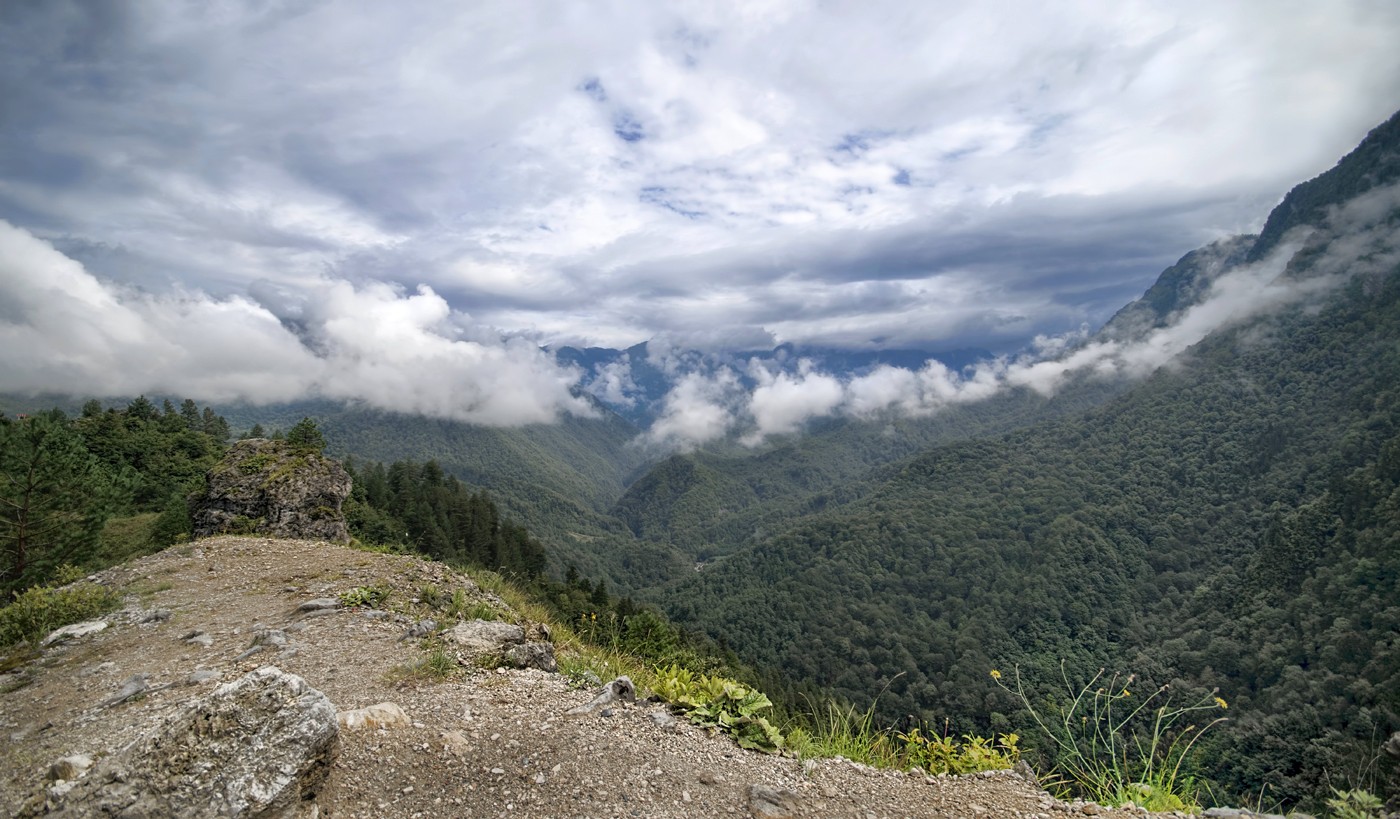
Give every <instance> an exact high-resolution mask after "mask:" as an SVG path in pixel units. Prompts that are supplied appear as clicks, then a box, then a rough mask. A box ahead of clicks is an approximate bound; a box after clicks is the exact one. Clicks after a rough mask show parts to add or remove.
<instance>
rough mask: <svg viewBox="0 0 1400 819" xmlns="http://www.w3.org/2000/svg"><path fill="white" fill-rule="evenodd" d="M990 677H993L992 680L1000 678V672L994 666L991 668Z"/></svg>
mask: <svg viewBox="0 0 1400 819" xmlns="http://www.w3.org/2000/svg"><path fill="white" fill-rule="evenodd" d="M992 679H994V680H999V679H1001V672H1000V671H997V670H996V669H995V668H993V669H992Z"/></svg>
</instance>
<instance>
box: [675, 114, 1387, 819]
mask: <svg viewBox="0 0 1400 819" xmlns="http://www.w3.org/2000/svg"><path fill="white" fill-rule="evenodd" d="M1397 133H1400V119H1392V120H1391V121H1390V122H1388V123H1386V124H1385V125H1384V126H1382V127H1381V128H1378V129H1376V131H1375V132H1373V133H1372V135H1371V136H1370V137H1368V139H1367V141H1366V142H1365V143H1363V145H1362V146H1361V147H1360V148H1358V149H1357V151H1356V152H1354V153H1353V154H1351V155H1349V156H1348V157H1347V158H1346V159H1345V160H1343V162H1342V163H1340V164H1339V166H1338V167H1337V168H1336V169H1334V171H1332V172H1329V174H1325V175H1323V176H1322V177H1319V179H1317V180H1313V182H1310V183H1307V184H1306V185H1304V186H1301V187H1300V189H1299V190H1302V191H1304V193H1305V194H1306V196H1300V195H1297V191H1295V194H1291V195H1290V198H1289V199H1288V200H1285V203H1284V205H1282V206H1280V207H1281V209H1282V210H1281V211H1280V212H1276V213H1275V214H1274V216H1272V217H1271V218H1270V221H1269V225H1270V228H1269V229H1266V231H1265V234H1264V236H1263V237H1262V238H1260V239H1259V240H1257V242H1256V243H1255V244H1254V245H1253V246H1252V247H1251V248H1250V249H1249V252H1248V253H1247V254H1244V257H1245V258H1252V259H1258V260H1260V261H1261V264H1263V263H1271V264H1275V265H1276V266H1280V267H1281V266H1282V261H1283V258H1284V257H1280V256H1278V255H1277V254H1278V253H1284V254H1291V256H1288V257H1287V258H1289V259H1290V260H1289V262H1288V264H1287V267H1286V268H1283V270H1282V272H1281V273H1278V275H1276V276H1274V275H1272V271H1273V270H1274V268H1267V267H1258V268H1251V270H1258V271H1264V272H1269V273H1270V274H1271V275H1270V276H1267V277H1265V276H1262V275H1261V276H1260V277H1259V278H1258V282H1259V287H1258V291H1257V293H1252V294H1248V295H1249V296H1250V297H1251V298H1257V299H1259V300H1263V301H1265V302H1268V303H1271V304H1276V306H1275V307H1274V309H1272V310H1270V311H1268V312H1265V313H1264V314H1263V315H1262V316H1258V317H1256V318H1254V319H1253V320H1250V321H1242V322H1236V323H1233V324H1228V323H1227V324H1226V325H1225V326H1224V328H1223V329H1220V330H1218V331H1216V332H1215V333H1213V334H1211V335H1210V336H1208V337H1207V338H1206V339H1205V340H1204V341H1202V342H1201V343H1199V344H1197V345H1196V346H1195V347H1194V348H1192V349H1191V350H1190V351H1188V352H1187V353H1186V354H1185V355H1183V356H1181V357H1179V358H1178V359H1177V361H1176V362H1175V363H1174V364H1173V365H1171V366H1168V367H1165V368H1163V369H1160V370H1158V371H1157V372H1156V373H1155V374H1154V375H1153V376H1152V377H1151V378H1149V379H1148V380H1147V381H1146V382H1145V383H1143V384H1142V385H1141V386H1139V387H1137V388H1135V389H1133V390H1132V391H1131V392H1129V393H1126V394H1124V395H1122V396H1120V397H1118V398H1116V399H1114V400H1112V401H1110V402H1109V403H1107V404H1105V405H1103V406H1101V407H1098V408H1095V409H1091V410H1088V411H1086V412H1084V413H1082V414H1080V415H1077V416H1071V417H1065V418H1060V419H1055V420H1050V421H1048V422H1045V423H1042V424H1039V425H1035V426H1030V427H1026V428H1023V429H1019V430H1016V431H1013V432H1010V433H1008V434H1005V435H1003V436H999V437H990V438H974V439H969V440H964V441H960V442H956V443H952V444H949V445H946V446H941V447H937V448H935V449H932V450H930V451H928V452H926V453H924V454H922V455H920V456H918V457H916V458H914V459H912V460H910V461H908V462H907V463H906V464H905V465H904V466H903V468H902V469H900V470H899V472H898V474H896V475H894V476H893V477H891V478H890V479H888V480H886V481H884V482H883V483H881V484H880V485H878V486H877V487H875V488H873V489H871V490H869V491H866V492H863V493H862V494H861V496H860V497H858V498H857V499H855V500H853V501H851V502H850V503H847V504H845V505H843V506H840V507H837V508H834V509H830V510H828V511H825V512H822V513H819V514H816V515H814V516H811V517H808V518H805V519H803V520H802V521H801V522H800V523H799V525H797V526H795V527H793V528H791V529H790V530H788V531H784V532H781V533H778V534H775V535H773V536H770V537H766V538H763V539H761V540H759V541H758V542H756V543H753V544H751V545H749V546H746V547H745V548H743V549H742V550H740V551H737V552H735V553H734V554H732V555H730V556H728V557H726V558H725V559H723V560H718V561H716V562H715V563H713V564H712V565H710V566H708V567H707V568H705V570H704V571H701V572H698V573H694V574H691V575H690V576H688V577H686V578H684V579H683V580H681V581H680V582H678V583H676V584H674V585H673V586H672V587H670V588H668V589H666V590H665V593H664V594H662V595H660V597H659V599H663V600H664V601H665V602H666V604H667V605H668V607H669V609H670V611H671V613H672V614H673V615H674V616H676V617H677V618H679V619H681V620H683V621H686V622H691V623H695V624H698V625H701V626H703V627H704V628H706V629H707V630H708V631H710V632H711V633H712V634H715V635H716V636H719V637H721V638H723V639H724V640H725V641H727V642H728V643H729V644H730V645H732V646H733V647H735V648H736V649H738V650H739V651H740V652H741V653H742V654H746V655H747V656H749V657H751V658H754V659H756V660H759V661H772V662H776V663H778V664H780V665H781V666H782V668H783V669H784V670H786V671H787V672H789V673H790V674H791V675H792V676H794V677H795V678H798V679H802V680H806V681H810V682H812V683H815V684H817V685H819V686H822V687H823V688H827V689H829V690H831V691H833V692H835V693H838V694H840V695H842V696H845V697H848V698H850V699H851V700H853V701H854V702H857V703H861V704H864V703H868V702H870V701H871V699H872V698H873V697H875V696H876V695H877V694H880V692H882V691H883V694H881V695H880V700H879V709H880V711H881V713H883V714H884V715H886V716H887V717H890V718H898V717H901V716H903V715H906V714H909V715H914V716H916V717H919V718H923V719H926V720H929V721H931V722H935V723H936V724H939V725H942V724H943V720H944V718H951V719H953V720H954V721H953V723H952V730H953V731H955V732H957V731H961V730H967V729H971V728H974V727H983V726H984V725H985V724H986V723H991V726H990V727H995V728H1006V727H1008V726H1015V725H1017V724H1018V718H1017V717H1016V715H1015V714H1014V713H1013V709H1014V703H1013V702H1012V701H1011V699H1010V698H1009V697H1007V696H1006V695H1005V694H1004V692H1002V691H1001V690H1000V689H998V688H997V687H995V686H994V685H993V681H992V680H991V678H990V677H989V671H990V670H991V669H993V668H1008V667H1010V666H1012V665H1019V666H1020V667H1021V670H1022V672H1023V673H1024V674H1026V675H1027V677H1028V679H1029V680H1031V682H1032V683H1033V684H1034V685H1040V686H1042V687H1043V689H1042V690H1044V689H1046V688H1049V687H1050V685H1051V684H1052V683H1056V684H1058V675H1059V664H1060V662H1061V661H1062V660H1064V661H1065V662H1066V663H1067V667H1068V669H1069V670H1070V676H1071V679H1076V678H1077V679H1080V680H1087V679H1088V678H1089V677H1090V676H1091V675H1092V673H1093V672H1094V671H1096V670H1097V669H1098V668H1100V667H1103V666H1105V665H1107V666H1111V667H1115V668H1121V669H1122V670H1123V671H1124V673H1130V672H1135V673H1137V674H1138V675H1139V680H1140V681H1139V682H1138V683H1137V685H1138V686H1140V687H1142V688H1145V689H1150V688H1151V687H1153V686H1155V685H1158V684H1166V683H1172V682H1175V683H1176V685H1177V686H1178V687H1183V688H1193V687H1194V688H1195V689H1196V690H1202V689H1206V690H1208V689H1210V688H1212V687H1219V689H1220V693H1221V695H1222V696H1223V697H1225V698H1226V699H1227V700H1228V701H1229V702H1230V704H1231V710H1230V715H1231V716H1232V717H1233V718H1234V719H1233V721H1232V724H1231V725H1230V726H1229V727H1228V728H1226V729H1225V730H1221V731H1219V732H1218V733H1217V734H1215V736H1214V737H1213V739H1212V740H1211V742H1210V746H1209V747H1204V746H1203V747H1202V749H1201V750H1202V751H1203V752H1205V753H1206V754H1207V756H1206V758H1205V763H1206V769H1207V770H1211V771H1213V778H1214V779H1215V781H1216V782H1217V783H1218V784H1220V785H1222V786H1224V787H1225V788H1226V789H1227V790H1229V791H1233V792H1234V793H1236V794H1244V793H1258V792H1259V790H1260V789H1261V788H1265V787H1267V788H1268V789H1269V793H1270V797H1271V798H1277V799H1279V800H1282V801H1285V802H1293V801H1296V800H1306V799H1316V798H1317V797H1318V796H1320V795H1325V793H1326V788H1327V787H1329V786H1337V787H1342V786H1347V785H1349V784H1364V785H1367V786H1369V787H1372V788H1378V789H1385V788H1393V787H1394V783H1393V782H1392V783H1389V784H1387V783H1386V782H1385V781H1381V780H1384V778H1385V776H1386V775H1388V772H1387V771H1385V770H1383V769H1380V768H1377V767H1376V766H1375V765H1374V764H1372V765H1369V766H1368V765H1367V764H1366V761H1367V760H1368V759H1369V760H1372V761H1373V759H1374V754H1375V748H1376V745H1377V743H1378V742H1379V741H1383V740H1384V739H1385V738H1386V737H1388V736H1389V735H1390V734H1391V732H1393V731H1395V730H1397V729H1400V717H1398V716H1397V715H1398V714H1400V699H1397V697H1400V694H1397V692H1400V653H1397V646H1396V637H1395V634H1396V628H1397V626H1398V625H1400V598H1397V596H1396V594H1395V589H1396V588H1397V582H1398V581H1400V543H1397V537H1400V534H1398V533H1400V515H1397V511H1400V495H1397V494H1396V485H1397V472H1396V467H1395V463H1396V461H1397V457H1396V454H1397V452H1398V451H1400V439H1397V435H1398V434H1400V404H1397V399H1400V393H1397V388H1396V385H1400V252H1397V236H1400V209H1398V206H1400V192H1397V190H1396V189H1394V188H1393V187H1387V186H1386V184H1385V183H1387V182H1388V181H1390V179H1391V178H1392V177H1393V176H1394V169H1395V167H1396V164H1395V162H1394V158H1395V156H1396V155H1397V145H1400V139H1397ZM1318 191H1330V192H1332V193H1333V194H1334V195H1338V196H1340V195H1342V194H1346V195H1350V196H1352V199H1351V200H1350V201H1349V202H1348V203H1346V204H1345V207H1343V204H1344V203H1343V202H1342V200H1340V199H1333V200H1332V201H1330V202H1324V201H1322V200H1321V199H1319V198H1318V197H1319V196H1320V194H1318V193H1317V192H1318ZM1357 194H1361V195H1360V196H1356V195H1357ZM1301 199H1306V200H1307V201H1308V203H1309V204H1308V205H1307V206H1306V207H1303V206H1301V205H1300V204H1299V201H1300V200H1301ZM1300 227H1301V228H1302V230H1301V231H1300V230H1293V228H1300ZM1265 245H1267V248H1265V250H1261V251H1259V252H1255V251H1256V249H1257V248H1260V247H1264V246H1265ZM1239 251H1240V249H1239V248H1237V247H1236V248H1229V255H1230V256H1231V257H1233V258H1232V260H1236V259H1239V257H1240V255H1241V254H1240V252H1239ZM1270 259H1272V262H1270V261H1269V260H1270ZM1180 272H1181V271H1177V274H1178V276H1179V274H1180ZM1169 273H1171V271H1169ZM1164 289H1165V285H1164ZM1172 292H1173V293H1175V292H1177V291H1176V290H1173V291H1172ZM1150 294H1151V291H1149V295H1150ZM1172 309H1173V308H1171V307H1168V308H1167V310H1166V311H1165V312H1166V313H1170V312H1171V310H1172ZM1154 321H1155V319H1154ZM716 482H717V481H716ZM1368 778H1369V781H1368Z"/></svg>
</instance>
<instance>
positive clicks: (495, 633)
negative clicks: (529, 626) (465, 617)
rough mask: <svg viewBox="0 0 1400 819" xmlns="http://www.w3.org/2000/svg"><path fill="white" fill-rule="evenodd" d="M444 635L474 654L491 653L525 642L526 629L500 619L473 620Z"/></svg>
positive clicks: (454, 627) (450, 641)
mask: <svg viewBox="0 0 1400 819" xmlns="http://www.w3.org/2000/svg"><path fill="white" fill-rule="evenodd" d="M444 636H445V637H446V638H447V641H448V642H449V643H456V644H457V645H459V646H462V647H464V648H466V650H467V651H468V652H470V653H472V654H489V653H499V652H501V651H503V650H505V648H506V647H507V646H509V645H514V644H518V643H523V642H525V629H523V628H521V627H520V626H515V625H511V624H510V623H502V622H500V621H499V620H471V621H468V622H466V623H458V624H457V625H455V626H453V627H452V628H450V629H448V630H447V632H446V633H445V635H444Z"/></svg>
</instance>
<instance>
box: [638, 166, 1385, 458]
mask: <svg viewBox="0 0 1400 819" xmlns="http://www.w3.org/2000/svg"><path fill="white" fill-rule="evenodd" d="M1398 218H1400V185H1392V186H1388V187H1384V188H1378V189H1376V190H1373V191H1371V192H1368V193H1366V194H1363V195H1361V196H1358V197H1356V198H1355V199H1353V200H1351V201H1350V202H1347V203H1346V204H1345V205H1343V206H1340V207H1337V208H1335V209H1334V210H1333V211H1332V212H1331V213H1330V214H1329V216H1328V217H1327V218H1326V219H1325V220H1324V224H1323V225H1321V226H1320V227H1317V228H1309V227H1305V228H1299V229H1296V230H1295V231H1293V232H1292V233H1291V234H1290V235H1289V236H1287V237H1286V238H1285V241H1283V242H1281V243H1280V244H1279V245H1278V246H1277V247H1276V248H1275V249H1274V250H1273V251H1272V252H1271V253H1270V254H1269V255H1268V256H1267V257H1266V258H1264V259H1262V260H1260V261H1258V262H1256V263H1253V264H1248V265H1241V266H1238V267H1235V268H1232V269H1228V270H1226V271H1224V272H1221V273H1219V274H1218V275H1217V276H1216V278H1214V280H1213V281H1211V282H1210V285H1209V288H1208V289H1207V290H1206V292H1205V295H1204V296H1203V297H1202V298H1201V299H1200V300H1199V301H1197V302H1196V303H1194V304H1192V305H1190V306H1188V307H1186V308H1184V309H1182V310H1181V311H1180V312H1178V313H1177V314H1175V315H1173V316H1170V317H1168V321H1167V323H1166V324H1165V326H1162V327H1159V328H1156V329H1151V330H1147V331H1143V332H1140V333H1138V334H1136V335H1135V336H1134V337H1131V338H1128V339H1105V338H1103V337H1088V336H1087V333H1086V332H1082V331H1081V332H1076V333H1072V334H1068V335H1065V336H1061V337H1056V338H1041V339H1037V342H1038V343H1037V345H1036V349H1035V350H1034V351H1033V352H1032V353H1030V354H1027V355H1025V356H1022V357H1018V358H1015V359H1008V358H1006V357H1002V358H997V359H994V360H988V361H983V362H981V363H979V364H977V365H975V366H973V367H971V368H968V369H966V370H964V371H963V372H955V371H953V370H950V369H949V368H948V367H946V366H944V365H943V364H942V363H940V362H938V361H936V360H930V361H928V362H927V363H926V364H925V366H924V367H923V368H921V369H918V370H911V369H906V368H900V367H892V366H888V365H880V366H877V367H875V368H873V369H872V370H871V371H869V372H868V373H865V374H863V375H859V376H857V377H852V378H847V379H844V380H842V379H838V378H837V377H836V376H833V375H830V374H826V373H822V372H819V371H818V370H817V369H816V367H815V366H814V365H813V363H812V362H811V361H810V360H803V361H799V362H798V363H797V366H796V368H795V370H793V371H774V370H773V368H774V367H776V366H778V365H775V364H773V363H772V362H767V363H765V362H758V361H752V362H749V364H748V367H747V373H748V375H749V377H750V381H751V382H752V383H753V384H754V386H753V387H752V388H751V389H748V390H740V389H737V388H736V385H737V384H738V383H739V382H740V378H739V373H738V372H736V369H735V368H734V367H733V366H732V365H725V364H719V365H713V364H712V365H710V366H709V367H708V369H707V370H701V371H693V372H690V373H688V374H686V375H685V376H684V377H683V378H682V379H681V382H680V384H679V385H678V386H677V388H676V389H673V390H672V391H671V392H670V393H669V394H668V395H667V396H666V398H665V402H664V406H665V415H664V416H663V418H664V419H665V420H667V421H668V423H666V424H657V425H656V426H654V427H652V429H650V430H649V431H648V432H647V433H646V434H645V435H644V436H643V438H642V440H643V442H644V443H646V444H649V445H653V446H658V447H661V448H666V449H673V450H679V451H688V450H691V449H694V448H696V447H699V446H702V445H704V444H706V443H709V442H711V441H714V440H717V439H719V438H722V437H725V436H727V435H729V434H731V432H736V431H737V432H738V433H739V441H740V442H741V443H743V444H745V445H747V446H756V445H758V444H760V443H762V442H763V441H765V440H767V439H768V438H770V437H772V436H776V435H784V434H789V433H793V432H797V431H799V430H800V429H802V427H803V426H805V425H806V424H807V423H809V422H811V421H813V420H815V419H819V418H827V417H836V416H845V417H851V418H857V419H873V418H876V417H879V416H881V415H884V414H889V413H893V414H896V415H899V416H904V417H918V416H926V415H930V414H932V413H935V412H938V411H939V410H941V409H943V408H945V407H948V406H950V405H954V404H962V403H968V402H973V401H980V400H984V399H987V398H990V397H991V396H993V395H996V394H998V393H1000V392H1003V391H1005V390H1009V389H1015V388H1027V389H1031V390H1034V391H1035V392H1037V393H1040V394H1042V395H1047V396H1048V395H1053V394H1054V393H1055V392H1056V391H1057V390H1058V389H1059V388H1061V387H1062V386H1063V385H1064V383H1065V381H1066V380H1067V379H1069V378H1071V377H1075V376H1078V375H1080V374H1086V373H1087V374H1089V375H1091V376H1100V377H1134V378H1139V377H1144V376H1147V375H1149V374H1151V373H1152V372H1154V371H1156V370H1157V369H1159V368H1161V367H1163V366H1166V365H1168V364H1170V363H1171V362H1173V361H1174V360H1176V359H1177V358H1178V357H1179V356H1180V355H1181V354H1182V353H1184V352H1186V351H1187V350H1188V349H1189V348H1190V347H1191V346H1192V345H1195V344H1197V343H1199V342H1200V341H1202V340H1203V339H1205V338H1206V336H1208V335H1210V334H1211V333H1213V332H1215V331H1217V330H1220V329H1223V328H1226V327H1229V326H1232V325H1236V324H1238V323H1240V322H1243V321H1245V320H1248V319H1250V318H1253V317H1256V316H1260V315H1262V314H1265V313H1268V312H1271V311H1275V310H1278V309H1281V308H1283V307H1284V306H1286V305H1290V304H1295V303H1297V302H1299V301H1301V300H1304V299H1308V298H1314V297H1317V296H1319V295H1321V294H1323V293H1325V292H1326V291H1328V290H1331V289H1333V288H1335V287H1336V286H1338V285H1339V284H1340V283H1342V282H1343V281H1345V280H1346V279H1347V278H1350V277H1352V276H1356V275H1375V274H1388V273H1391V272H1393V271H1394V270H1395V269H1396V267H1397V266H1400V232H1397V231H1396V229H1395V222H1396V220H1397V219H1398ZM1300 251H1307V252H1304V253H1301V254H1300ZM691 418H696V419H698V418H703V419H704V421H703V423H685V422H684V419H691Z"/></svg>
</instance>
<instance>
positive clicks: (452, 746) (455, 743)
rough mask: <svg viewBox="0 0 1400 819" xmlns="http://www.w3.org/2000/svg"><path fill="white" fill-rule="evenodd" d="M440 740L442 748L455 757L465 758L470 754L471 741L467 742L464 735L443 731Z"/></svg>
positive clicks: (457, 732)
mask: <svg viewBox="0 0 1400 819" xmlns="http://www.w3.org/2000/svg"><path fill="white" fill-rule="evenodd" d="M441 739H442V747H443V750H445V751H449V752H451V753H453V754H456V755H457V756H466V755H467V754H468V753H470V752H471V749H472V744H471V741H470V740H468V739H467V737H466V735H465V734H463V733H462V732H461V731H443V732H442V736H441Z"/></svg>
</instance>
